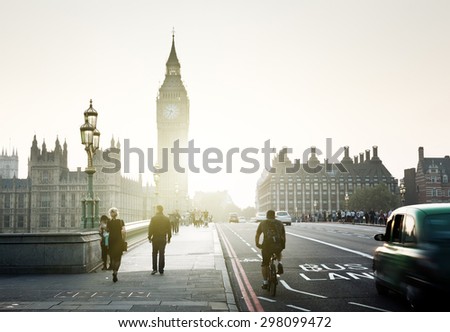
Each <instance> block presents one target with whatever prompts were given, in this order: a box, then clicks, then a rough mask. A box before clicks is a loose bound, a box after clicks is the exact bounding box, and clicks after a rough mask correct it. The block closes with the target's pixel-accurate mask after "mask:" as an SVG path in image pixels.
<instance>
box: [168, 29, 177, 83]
mask: <svg viewBox="0 0 450 332" xmlns="http://www.w3.org/2000/svg"><path fill="white" fill-rule="evenodd" d="M180 67H181V66H180V62H179V61H178V57H177V52H176V50H175V28H173V29H172V48H171V49H170V54H169V59H167V62H166V75H178V76H179V75H180Z"/></svg>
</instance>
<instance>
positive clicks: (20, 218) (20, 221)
mask: <svg viewBox="0 0 450 332" xmlns="http://www.w3.org/2000/svg"><path fill="white" fill-rule="evenodd" d="M24 220H25V219H24V216H23V215H22V214H19V215H18V216H17V228H25V223H24Z"/></svg>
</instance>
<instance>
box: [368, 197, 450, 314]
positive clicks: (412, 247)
mask: <svg viewBox="0 0 450 332" xmlns="http://www.w3.org/2000/svg"><path fill="white" fill-rule="evenodd" d="M374 239H375V240H377V241H384V244H383V245H382V246H380V247H378V248H376V249H375V253H374V256H373V272H374V277H375V286H376V288H377V291H378V293H379V294H381V295H385V294H387V293H388V292H389V291H390V290H391V291H394V292H397V293H399V294H401V295H402V296H404V297H406V299H407V301H408V302H409V304H410V305H411V307H412V308H413V309H415V310H422V309H426V310H430V309H431V307H432V306H433V305H436V304H438V307H437V308H436V307H435V308H433V309H437V310H439V311H441V310H442V304H443V302H442V299H446V298H448V296H449V295H450V259H449V257H450V204H449V203H435V204H431V203H430V204H417V205H409V206H404V207H401V208H398V209H396V210H394V211H393V212H392V214H391V215H390V216H389V218H388V220H387V221H386V229H385V233H384V234H377V235H375V236H374ZM448 307H449V305H448V304H447V308H446V309H447V310H448V309H449V308H448ZM433 311H434V310H433Z"/></svg>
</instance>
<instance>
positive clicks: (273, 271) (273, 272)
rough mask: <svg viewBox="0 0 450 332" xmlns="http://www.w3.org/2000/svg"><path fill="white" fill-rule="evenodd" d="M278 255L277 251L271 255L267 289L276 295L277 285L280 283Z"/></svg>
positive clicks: (272, 294)
mask: <svg viewBox="0 0 450 332" xmlns="http://www.w3.org/2000/svg"><path fill="white" fill-rule="evenodd" d="M277 260H278V259H277V255H276V254H275V253H272V256H270V260H269V280H268V281H269V285H268V287H267V290H268V291H269V293H270V295H271V296H275V294H276V292H277V285H278V277H277V264H276V262H277Z"/></svg>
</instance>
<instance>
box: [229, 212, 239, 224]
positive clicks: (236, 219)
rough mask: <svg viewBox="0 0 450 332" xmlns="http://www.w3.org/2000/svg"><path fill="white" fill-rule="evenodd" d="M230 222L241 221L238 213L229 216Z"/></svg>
mask: <svg viewBox="0 0 450 332" xmlns="http://www.w3.org/2000/svg"><path fill="white" fill-rule="evenodd" d="M228 222H237V223H238V222H239V217H238V214H237V213H230V216H229V217H228Z"/></svg>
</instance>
